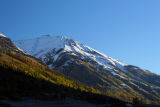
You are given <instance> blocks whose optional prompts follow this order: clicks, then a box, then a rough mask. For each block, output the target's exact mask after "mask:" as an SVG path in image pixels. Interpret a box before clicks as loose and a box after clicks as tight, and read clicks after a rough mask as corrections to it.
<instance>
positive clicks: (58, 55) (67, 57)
mask: <svg viewBox="0 0 160 107" xmlns="http://www.w3.org/2000/svg"><path fill="white" fill-rule="evenodd" d="M14 43H15V45H16V46H17V47H19V48H20V49H22V50H23V51H25V52H26V53H28V54H30V55H32V56H34V57H36V58H38V59H40V60H41V61H42V62H43V63H45V64H46V65H48V67H49V68H50V69H52V70H57V71H58V72H60V73H62V74H63V75H65V76H66V77H69V78H71V79H73V80H76V81H79V82H80V83H83V84H86V85H87V86H89V87H91V88H95V89H98V90H100V91H101V92H103V93H105V95H108V96H112V97H114V98H117V99H120V100H123V101H127V102H131V101H132V99H133V98H135V97H138V98H140V99H142V100H143V102H144V103H160V97H159V96H160V76H159V75H157V74H154V73H151V72H150V71H147V70H143V69H141V68H139V67H136V66H133V65H127V64H125V63H122V62H120V61H118V60H116V59H113V58H111V57H109V56H107V55H104V54H102V53H100V52H98V51H96V50H94V49H92V48H90V47H88V46H86V45H84V44H82V43H78V42H76V41H74V40H72V39H70V38H67V37H63V36H50V35H44V36H41V37H39V38H35V39H29V40H19V41H15V42H14Z"/></svg>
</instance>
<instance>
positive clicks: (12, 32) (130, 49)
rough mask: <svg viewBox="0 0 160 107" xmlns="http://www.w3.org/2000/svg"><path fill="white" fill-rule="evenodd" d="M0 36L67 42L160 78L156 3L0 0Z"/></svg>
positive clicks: (151, 0) (139, 0)
mask: <svg viewBox="0 0 160 107" xmlns="http://www.w3.org/2000/svg"><path fill="white" fill-rule="evenodd" d="M0 32H1V33H3V34H5V35H7V36H8V37H10V38H11V39H12V40H19V39H20V40H21V39H26V38H34V37H38V36H40V35H44V34H53V35H64V36H68V37H70V38H72V39H74V40H77V41H79V42H82V43H85V44H87V45H88V46H90V47H92V48H94V49H96V50H98V51H100V52H102V53H105V54H107V55H108V56H111V57H113V58H116V59H119V60H120V61H123V62H125V63H127V64H132V65H137V66H139V67H141V68H143V69H148V70H150V71H152V72H154V73H158V74H160V0H0Z"/></svg>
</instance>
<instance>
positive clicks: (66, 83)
mask: <svg viewBox="0 0 160 107" xmlns="http://www.w3.org/2000/svg"><path fill="white" fill-rule="evenodd" d="M66 97H67V98H72V99H76V100H85V101H88V102H92V103H100V104H102V103H113V102H122V101H121V100H118V99H116V98H112V97H110V95H109V94H108V95H107V94H106V93H104V92H102V91H100V90H98V89H95V88H92V87H89V86H88V85H86V84H83V83H81V82H79V81H76V80H73V79H71V78H68V77H66V76H65V75H63V74H61V73H60V72H57V71H56V70H54V69H53V70H50V69H49V68H48V67H47V66H46V65H45V64H44V63H42V62H41V61H40V60H38V59H37V58H35V57H33V56H31V55H29V54H27V53H25V52H24V51H22V50H21V49H19V48H17V47H16V46H15V45H14V44H13V43H12V41H11V40H10V39H9V38H8V37H6V36H4V35H2V34H0V106H2V105H1V100H8V99H11V100H16V101H20V100H23V99H24V98H25V99H26V98H30V99H31V98H36V99H40V100H56V101H57V100H62V101H63V100H64V99H65V98H66Z"/></svg>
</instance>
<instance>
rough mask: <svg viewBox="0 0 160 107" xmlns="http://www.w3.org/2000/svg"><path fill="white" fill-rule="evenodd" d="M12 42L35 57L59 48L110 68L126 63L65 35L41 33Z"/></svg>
mask: <svg viewBox="0 0 160 107" xmlns="http://www.w3.org/2000/svg"><path fill="white" fill-rule="evenodd" d="M14 43H15V44H16V45H17V46H18V47H19V48H21V49H22V50H24V51H26V52H27V53H29V54H31V55H33V56H35V57H37V58H40V57H41V58H43V57H44V55H45V54H46V53H48V52H50V51H52V50H53V49H54V50H55V51H56V52H57V51H59V50H61V53H65V52H68V53H71V54H72V55H80V56H81V57H82V58H84V59H85V58H86V59H89V60H92V61H95V62H96V63H97V64H98V65H100V66H103V67H104V68H106V69H110V70H112V69H114V68H115V67H118V68H119V69H123V67H124V66H125V65H126V64H124V63H122V62H120V61H118V60H116V59H113V58H111V57H109V56H107V55H104V54H102V53H100V52H98V51H96V50H94V49H92V48H90V47H88V46H86V45H84V44H81V43H78V42H77V41H74V40H72V39H69V38H68V37H65V36H51V35H43V36H41V37H38V38H35V39H29V40H20V41H16V42H14ZM59 55H60V54H57V55H55V56H54V57H56V58H54V61H56V59H57V58H58V57H59Z"/></svg>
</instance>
